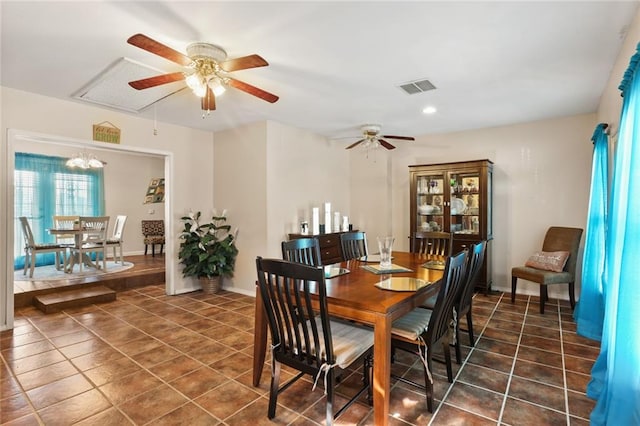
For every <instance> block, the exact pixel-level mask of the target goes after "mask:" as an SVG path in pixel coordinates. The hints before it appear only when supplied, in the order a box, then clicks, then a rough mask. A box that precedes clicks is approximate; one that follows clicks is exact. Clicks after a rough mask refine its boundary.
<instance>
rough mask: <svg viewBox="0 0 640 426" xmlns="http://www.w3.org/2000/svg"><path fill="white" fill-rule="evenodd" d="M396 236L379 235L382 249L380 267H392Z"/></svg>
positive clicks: (379, 247) (379, 243) (379, 246)
mask: <svg viewBox="0 0 640 426" xmlns="http://www.w3.org/2000/svg"><path fill="white" fill-rule="evenodd" d="M393 240H394V238H393V237H391V236H387V237H378V249H379V250H380V268H381V269H391V248H392V247H393Z"/></svg>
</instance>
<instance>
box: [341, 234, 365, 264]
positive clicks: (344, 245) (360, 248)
mask: <svg viewBox="0 0 640 426" xmlns="http://www.w3.org/2000/svg"><path fill="white" fill-rule="evenodd" d="M340 248H341V249H342V259H343V260H351V259H360V258H361V257H364V256H366V255H367V254H368V253H367V235H366V234H365V233H364V232H345V233H343V234H340Z"/></svg>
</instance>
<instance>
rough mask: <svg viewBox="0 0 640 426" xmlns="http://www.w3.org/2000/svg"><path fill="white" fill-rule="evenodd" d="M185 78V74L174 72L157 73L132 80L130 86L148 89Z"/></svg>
mask: <svg viewBox="0 0 640 426" xmlns="http://www.w3.org/2000/svg"><path fill="white" fill-rule="evenodd" d="M180 80H184V74H182V73H181V72H173V73H171V74H162V75H156V76H155V77H149V78H143V79H142V80H135V81H130V82H129V86H131V87H133V88H134V89H137V90H142V89H148V88H150V87H156V86H161V85H163V84H167V83H173V82H174V81H180Z"/></svg>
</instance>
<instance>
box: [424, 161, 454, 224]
mask: <svg viewBox="0 0 640 426" xmlns="http://www.w3.org/2000/svg"><path fill="white" fill-rule="evenodd" d="M447 189H448V183H447V181H446V174H444V173H435V174H420V175H418V176H417V177H416V197H417V199H416V207H417V209H416V210H417V218H416V231H447V226H448V224H447V222H446V221H445V210H446V209H445V206H446V204H447V203H448V199H449V197H448V194H447V193H446V191H447Z"/></svg>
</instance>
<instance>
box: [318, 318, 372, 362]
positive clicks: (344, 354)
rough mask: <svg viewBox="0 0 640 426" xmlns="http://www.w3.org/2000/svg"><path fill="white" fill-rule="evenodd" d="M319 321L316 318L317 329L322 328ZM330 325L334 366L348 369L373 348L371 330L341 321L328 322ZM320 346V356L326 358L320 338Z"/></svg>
mask: <svg viewBox="0 0 640 426" xmlns="http://www.w3.org/2000/svg"><path fill="white" fill-rule="evenodd" d="M320 321H321V320H320V317H319V316H318V317H316V324H318V327H319V329H321V327H322V324H321V322H320ZM330 323H331V325H330V327H331V337H332V340H333V354H334V356H335V357H336V364H338V366H339V367H340V368H342V369H345V368H347V367H349V366H350V365H351V364H352V363H353V362H354V361H355V360H357V359H358V358H360V356H362V354H364V353H365V352H366V351H367V350H369V348H370V347H371V346H373V331H372V330H370V329H368V328H364V327H360V326H357V325H353V324H351V323H345V322H342V321H330ZM309 330H310V329H309ZM320 345H321V346H322V348H321V353H320V356H321V357H322V358H326V352H325V350H324V339H322V338H320Z"/></svg>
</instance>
